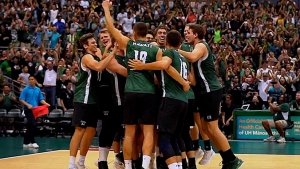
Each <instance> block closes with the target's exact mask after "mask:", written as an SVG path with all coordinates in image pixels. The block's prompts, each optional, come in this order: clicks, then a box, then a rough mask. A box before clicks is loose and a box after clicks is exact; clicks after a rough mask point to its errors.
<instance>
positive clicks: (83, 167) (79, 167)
mask: <svg viewBox="0 0 300 169" xmlns="http://www.w3.org/2000/svg"><path fill="white" fill-rule="evenodd" d="M77 169H87V167H86V166H85V165H80V164H79V163H78V162H77Z"/></svg>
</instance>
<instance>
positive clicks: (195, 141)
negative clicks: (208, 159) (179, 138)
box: [193, 140, 200, 150]
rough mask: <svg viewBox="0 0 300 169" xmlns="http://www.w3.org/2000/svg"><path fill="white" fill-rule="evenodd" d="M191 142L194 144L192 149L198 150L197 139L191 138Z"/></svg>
mask: <svg viewBox="0 0 300 169" xmlns="http://www.w3.org/2000/svg"><path fill="white" fill-rule="evenodd" d="M193 144H194V150H198V149H199V147H200V146H199V140H193Z"/></svg>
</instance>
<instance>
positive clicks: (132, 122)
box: [69, 1, 243, 169]
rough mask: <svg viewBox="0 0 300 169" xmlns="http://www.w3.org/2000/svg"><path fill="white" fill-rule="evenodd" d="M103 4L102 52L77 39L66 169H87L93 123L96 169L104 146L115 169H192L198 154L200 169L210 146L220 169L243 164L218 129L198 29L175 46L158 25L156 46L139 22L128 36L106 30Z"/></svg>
mask: <svg viewBox="0 0 300 169" xmlns="http://www.w3.org/2000/svg"><path fill="white" fill-rule="evenodd" d="M102 6H103V8H104V12H105V19H106V29H103V30H101V32H100V41H101V44H102V47H103V48H100V49H99V48H98V47H97V41H96V40H95V39H94V36H93V34H85V35H83V36H82V37H81V38H80V40H79V43H80V45H82V47H83V49H84V51H85V54H84V55H83V56H82V57H81V59H80V76H79V78H78V82H77V83H76V88H75V96H74V115H73V121H72V123H73V125H74V126H75V127H76V128H75V133H74V135H73V137H72V139H71V142H70V162H69V169H84V168H86V167H85V165H84V162H85V156H86V154H87V152H88V149H89V146H90V144H91V142H92V140H93V138H94V135H95V132H96V127H97V122H98V119H99V118H100V119H101V120H102V129H101V133H100V135H99V159H98V160H97V161H96V162H95V164H96V165H97V166H98V168H99V169H108V163H107V158H108V154H109V150H110V148H111V146H113V150H114V153H115V162H114V167H115V168H117V169H121V168H125V169H132V168H135V169H138V168H143V169H148V168H151V169H153V168H169V169H187V168H189V169H196V161H197V159H198V158H199V157H200V156H201V155H203V154H204V156H203V158H202V159H201V160H200V162H199V164H200V165H201V164H202V165H205V164H208V163H209V162H210V160H211V158H212V157H213V156H214V155H215V152H214V151H213V150H212V148H211V145H210V141H211V142H212V143H213V144H214V145H215V147H216V149H217V150H218V151H219V153H220V155H221V157H222V160H223V161H222V164H223V166H222V169H238V168H240V167H241V166H242V164H243V161H242V160H241V159H239V158H237V157H236V156H235V155H234V154H233V152H232V151H231V148H230V145H229V143H228V141H227V139H226V137H225V136H224V135H223V133H222V132H221V131H220V130H219V128H218V119H219V108H220V102H221V99H222V89H221V88H222V87H221V85H220V83H219V81H218V77H217V74H216V71H215V65H214V60H213V55H212V52H211V50H210V48H209V46H208V45H207V43H206V42H205V41H203V39H204V35H205V30H204V29H203V28H202V27H201V26H200V25H198V24H188V25H187V26H186V27H185V30H184V35H185V42H184V43H182V44H181V35H180V33H179V32H177V31H175V30H172V31H168V32H167V30H166V28H165V27H162V26H161V27H158V28H157V30H156V32H155V36H156V37H157V38H156V39H157V41H156V42H152V43H150V42H147V39H146V36H147V34H148V31H147V26H146V24H145V23H136V24H135V25H134V29H133V35H132V38H128V37H126V36H124V35H122V34H121V32H120V31H119V30H117V29H116V28H115V27H114V26H113V21H112V19H111V15H110V11H109V9H110V7H111V4H110V3H109V2H108V1H104V2H103V3H102ZM99 109H100V110H99ZM99 112H101V113H99ZM102 112H103V113H102ZM99 114H100V115H99ZM122 124H124V126H125V133H124V130H123V127H122V126H121V125H122ZM199 131H200V134H201V137H202V139H203V140H204V153H203V151H202V150H201V148H200V147H199V142H198V139H199V136H198V133H199ZM123 135H124V142H123V146H122V149H123V151H122V152H121V151H120V140H121V137H122V136H123ZM78 147H80V156H79V159H78V162H77V163H76V162H75V161H76V155H77V151H78ZM155 162H156V164H155Z"/></svg>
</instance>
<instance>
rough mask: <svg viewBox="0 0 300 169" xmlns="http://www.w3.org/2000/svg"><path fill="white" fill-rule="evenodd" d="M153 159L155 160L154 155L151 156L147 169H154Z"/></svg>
mask: <svg viewBox="0 0 300 169" xmlns="http://www.w3.org/2000/svg"><path fill="white" fill-rule="evenodd" d="M155 159H156V157H155V155H152V156H151V160H150V164H149V169H156V164H155Z"/></svg>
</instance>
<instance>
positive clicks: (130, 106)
mask: <svg viewBox="0 0 300 169" xmlns="http://www.w3.org/2000/svg"><path fill="white" fill-rule="evenodd" d="M155 98H156V96H155V94H149V93H125V100H124V109H123V116H124V124H125V125H126V124H127V125H133V124H148V125H154V124H155V122H156V115H155V104H156V100H155Z"/></svg>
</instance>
